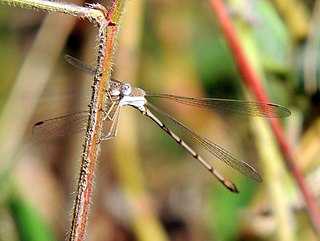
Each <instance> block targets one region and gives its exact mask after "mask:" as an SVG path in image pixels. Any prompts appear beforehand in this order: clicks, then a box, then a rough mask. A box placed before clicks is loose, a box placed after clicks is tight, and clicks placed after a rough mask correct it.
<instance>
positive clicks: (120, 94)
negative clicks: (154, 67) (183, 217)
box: [32, 55, 291, 192]
mask: <svg viewBox="0 0 320 241" xmlns="http://www.w3.org/2000/svg"><path fill="white" fill-rule="evenodd" d="M65 58H66V60H67V61H68V62H69V63H70V64H71V65H73V66H75V67H77V68H79V69H82V70H84V71H85V72H87V73H89V74H92V75H93V74H94V73H95V69H94V68H92V67H90V66H88V65H86V64H84V63H83V62H81V61H80V60H78V59H76V58H74V57H71V56H68V55H67V56H66V57H65ZM107 93H108V96H109V97H108V100H107V104H106V106H105V108H104V110H103V111H104V113H105V118H104V119H105V121H108V122H110V123H111V125H110V128H109V130H108V133H107V134H106V135H104V136H103V137H102V139H103V140H108V139H111V138H113V137H115V136H116V135H117V130H118V123H119V117H120V111H121V108H122V107H123V106H127V105H128V106H132V107H133V108H135V109H137V110H139V111H140V113H141V114H142V115H145V116H147V117H149V118H150V119H151V120H152V121H153V122H155V123H156V124H157V125H158V126H159V127H160V128H161V129H162V130H164V131H165V132H166V133H167V134H168V135H169V136H170V137H172V138H173V139H174V140H175V141H176V142H177V143H178V144H179V145H180V146H182V147H183V148H184V149H185V150H186V151H187V152H188V153H190V154H191V155H192V156H193V157H194V158H195V159H196V160H198V161H199V162H200V163H201V164H202V165H203V166H204V167H205V168H206V169H207V170H208V171H209V172H210V173H211V174H213V176H214V177H215V178H216V179H217V180H218V181H220V182H221V183H222V184H223V185H224V186H225V187H226V188H228V189H229V190H230V191H232V192H238V189H237V187H236V185H235V184H234V183H233V182H232V181H230V180H228V179H227V178H225V177H224V176H223V175H222V174H220V173H219V172H218V171H217V170H216V169H215V168H214V167H213V166H212V165H210V164H209V163H208V162H207V161H205V160H204V159H203V158H202V157H201V156H200V155H199V154H198V153H197V152H196V151H195V150H194V149H193V148H192V147H191V146H189V145H188V144H187V143H186V142H185V141H184V140H182V139H181V138H180V137H179V136H178V135H177V134H176V133H175V132H173V131H172V130H171V129H169V128H168V127H167V126H166V125H165V124H164V123H163V122H162V121H160V120H159V119H158V118H157V117H156V116H155V115H154V114H153V112H152V111H154V112H156V113H158V114H160V115H162V116H164V117H166V118H167V119H169V120H170V121H171V122H172V123H173V124H175V125H176V126H177V127H178V128H180V129H181V130H182V131H183V132H184V133H185V134H186V135H187V136H188V137H190V138H191V139H193V140H194V141H196V142H198V143H199V144H200V145H202V146H203V147H204V148H206V149H207V150H208V151H209V152H211V153H212V154H213V155H214V156H215V157H217V158H218V159H220V160H221V161H223V162H224V163H226V164H227V165H229V166H231V167H232V168H234V169H235V170H237V171H239V172H240V173H242V174H243V175H245V176H247V177H249V178H252V179H253V180H255V181H257V182H262V178H261V176H260V175H259V173H258V172H257V171H256V170H255V169H254V168H253V167H252V166H250V165H249V164H248V163H246V162H244V161H242V160H240V159H238V158H237V157H235V156H233V155H232V154H231V153H229V152H228V151H226V150H224V149H223V148H222V147H220V146H219V145H217V144H215V143H214V142H212V141H210V140H208V139H207V138H205V137H204V136H202V135H200V134H198V133H196V132H194V131H192V130H191V129H189V128H188V127H187V126H185V125H184V124H182V123H181V122H180V121H178V120H176V119H175V118H174V117H172V116H171V115H169V114H167V113H166V112H165V111H163V110H161V109H159V108H158V107H156V106H154V105H153V104H151V103H150V102H149V101H148V100H147V98H148V97H156V98H164V99H168V100H171V101H174V102H177V103H181V104H185V105H191V106H196V107H202V108H207V109H211V110H216V111H220V112H226V113H236V114H241V115H246V116H258V117H267V118H279V117H287V116H289V115H290V114H291V113H290V111H289V110H288V109H287V108H285V107H283V106H280V105H277V104H272V103H262V102H255V101H246V100H231V99H217V98H191V97H183V96H177V95H171V94H159V93H148V92H145V91H144V90H142V89H140V88H135V87H131V85H130V84H129V83H125V82H121V81H118V80H114V79H111V80H109V81H108V88H107ZM151 110H152V111H151ZM87 118H88V112H87V111H83V112H78V113H74V114H71V115H66V116H61V117H57V118H53V119H48V120H44V121H40V122H37V123H36V124H35V125H34V126H33V129H32V132H33V134H34V135H46V136H53V137H56V136H63V135H65V131H66V129H64V128H61V127H62V124H61V123H63V124H66V123H67V126H68V123H69V124H71V123H73V124H74V123H75V122H78V123H84V121H85V120H86V119H87Z"/></svg>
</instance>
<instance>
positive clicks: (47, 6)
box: [0, 0, 104, 22]
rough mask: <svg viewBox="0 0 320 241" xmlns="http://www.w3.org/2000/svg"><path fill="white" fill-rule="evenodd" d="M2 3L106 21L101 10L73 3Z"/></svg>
mask: <svg viewBox="0 0 320 241" xmlns="http://www.w3.org/2000/svg"><path fill="white" fill-rule="evenodd" d="M0 3H5V4H8V5H11V6H15V7H21V8H27V9H36V10H42V11H49V12H58V13H65V14H68V15H72V16H75V17H79V18H87V19H89V20H90V21H93V22H99V21H102V19H104V13H103V12H102V11H101V10H100V9H96V8H91V7H80V6H77V5H75V4H71V3H63V2H52V1H46V0H0ZM88 6H94V5H88Z"/></svg>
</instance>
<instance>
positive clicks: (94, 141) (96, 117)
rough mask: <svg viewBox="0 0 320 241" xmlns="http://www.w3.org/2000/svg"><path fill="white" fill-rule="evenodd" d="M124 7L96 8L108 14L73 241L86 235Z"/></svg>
mask: <svg viewBox="0 0 320 241" xmlns="http://www.w3.org/2000/svg"><path fill="white" fill-rule="evenodd" d="M125 3H126V1H125V0H114V1H113V2H112V5H111V7H110V9H109V11H106V10H105V9H104V7H103V6H101V5H95V7H97V8H99V9H100V10H102V11H103V12H104V13H105V20H104V21H101V22H98V26H99V35H98V41H99V42H98V59H97V68H96V74H95V76H94V83H93V86H92V96H91V102H90V105H89V107H90V110H89V118H88V125H87V131H86V136H85V142H84V145H83V153H82V162H81V169H80V176H79V181H78V189H77V194H76V198H75V204H74V211H73V218H72V223H71V229H70V236H69V240H70V241H75V240H77V241H80V240H83V238H84V235H85V230H86V226H87V220H88V212H89V206H90V196H91V191H92V184H93V177H94V169H95V165H96V161H97V157H98V154H99V150H100V137H101V133H102V124H103V117H104V116H103V111H102V110H103V107H104V106H105V104H106V100H107V94H106V89H107V85H108V79H109V78H110V75H111V69H112V68H111V67H112V59H113V53H114V49H115V44H116V38H117V34H118V32H119V28H120V21H121V19H122V15H123V13H124V7H125ZM110 23H112V24H110Z"/></svg>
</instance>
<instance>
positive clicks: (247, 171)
mask: <svg viewBox="0 0 320 241" xmlns="http://www.w3.org/2000/svg"><path fill="white" fill-rule="evenodd" d="M147 106H148V107H149V108H150V109H153V110H154V111H156V112H157V113H159V114H161V115H163V116H165V117H166V118H168V119H169V120H171V121H172V122H173V123H174V124H176V126H178V127H179V128H180V129H181V130H182V131H183V132H184V133H185V134H186V135H187V136H189V137H190V138H191V139H193V140H195V141H196V142H198V143H199V144H200V145H202V146H203V147H204V148H206V149H207V150H208V151H210V152H211V153H212V154H213V155H214V156H216V157H217V158H218V159H220V160H221V161H223V162H224V163H226V164H227V165H229V166H231V167H232V168H234V169H235V170H237V171H239V172H240V173H242V174H243V175H245V176H247V177H250V178H252V179H254V180H256V181H258V182H262V178H261V176H260V175H259V173H258V172H257V171H256V170H255V169H254V168H253V167H251V166H250V165H249V164H247V163H246V162H244V161H242V160H240V159H238V158H237V157H235V156H233V155H232V154H231V153H229V152H227V151H226V150H224V149H223V148H222V147H220V146H218V145H217V144H215V143H213V142H212V141H210V140H208V139H207V138H205V137H203V136H201V135H199V134H197V133H195V132H193V131H192V130H190V129H189V128H188V127H186V126H185V125H184V124H182V123H181V122H179V121H178V120H176V119H175V118H173V117H172V116H170V115H168V114H167V113H165V112H164V111H163V110H161V109H159V108H158V107H156V106H154V105H152V104H150V103H147Z"/></svg>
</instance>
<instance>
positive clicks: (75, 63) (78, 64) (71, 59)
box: [64, 55, 96, 75]
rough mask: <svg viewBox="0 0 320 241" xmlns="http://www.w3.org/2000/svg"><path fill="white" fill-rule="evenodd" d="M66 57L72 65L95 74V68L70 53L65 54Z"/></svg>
mask: <svg viewBox="0 0 320 241" xmlns="http://www.w3.org/2000/svg"><path fill="white" fill-rule="evenodd" d="M64 58H65V59H66V60H67V62H68V63H69V64H71V65H72V66H74V67H76V68H78V69H80V70H83V71H84V72H87V73H88V74H90V75H94V74H95V72H96V71H95V69H94V68H92V67H90V66H89V65H86V64H85V63H83V62H82V61H80V60H79V59H76V58H75V57H72V56H70V55H65V56H64Z"/></svg>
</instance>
